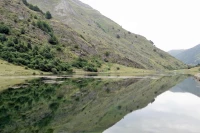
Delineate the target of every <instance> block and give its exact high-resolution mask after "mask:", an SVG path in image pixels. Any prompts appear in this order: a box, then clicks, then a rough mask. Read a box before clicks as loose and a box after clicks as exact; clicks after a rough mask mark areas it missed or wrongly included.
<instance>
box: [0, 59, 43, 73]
mask: <svg viewBox="0 0 200 133" xmlns="http://www.w3.org/2000/svg"><path fill="white" fill-rule="evenodd" d="M34 73H35V74H36V75H38V74H41V73H42V72H41V71H37V70H32V69H28V68H27V67H25V66H16V65H13V64H11V63H8V62H7V61H3V60H0V76H25V75H33V74H34Z"/></svg>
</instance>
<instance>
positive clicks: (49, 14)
mask: <svg viewBox="0 0 200 133" xmlns="http://www.w3.org/2000/svg"><path fill="white" fill-rule="evenodd" d="M45 17H46V19H51V18H52V16H51V13H50V12H49V11H47V12H46V13H45Z"/></svg>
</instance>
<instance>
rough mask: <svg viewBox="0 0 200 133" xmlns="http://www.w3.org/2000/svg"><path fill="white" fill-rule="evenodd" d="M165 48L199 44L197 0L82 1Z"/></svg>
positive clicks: (182, 47) (187, 46) (199, 11)
mask: <svg viewBox="0 0 200 133" xmlns="http://www.w3.org/2000/svg"><path fill="white" fill-rule="evenodd" d="M81 1H83V2H84V3H87V4H89V5H90V6H92V7H93V8H95V9H97V10H98V11H100V12H101V13H102V14H103V15H105V16H107V17H109V18H111V19H112V20H114V21H115V22H117V23H118V24H119V25H121V26H122V27H123V28H125V29H127V30H129V31H131V32H133V33H137V34H141V35H143V36H145V37H147V38H148V39H150V40H152V41H153V42H154V43H155V45H156V46H157V47H159V48H161V49H163V50H165V51H168V50H170V49H186V48H190V47H193V46H195V45H197V44H198V43H200V8H199V4H200V1H199V0H81Z"/></svg>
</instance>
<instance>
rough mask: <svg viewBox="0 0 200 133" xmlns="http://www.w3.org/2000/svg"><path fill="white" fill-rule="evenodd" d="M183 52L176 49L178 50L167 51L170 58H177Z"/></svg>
mask: <svg viewBox="0 0 200 133" xmlns="http://www.w3.org/2000/svg"><path fill="white" fill-rule="evenodd" d="M184 51H185V50H183V49H178V50H170V51H168V53H169V54H170V55H171V56H177V55H178V54H180V53H182V52H184Z"/></svg>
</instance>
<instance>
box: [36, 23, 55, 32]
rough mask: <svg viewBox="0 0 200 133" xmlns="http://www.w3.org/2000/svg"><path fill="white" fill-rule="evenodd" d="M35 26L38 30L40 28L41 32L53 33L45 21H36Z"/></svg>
mask: <svg viewBox="0 0 200 133" xmlns="http://www.w3.org/2000/svg"><path fill="white" fill-rule="evenodd" d="M37 26H38V28H40V29H41V30H43V31H45V32H47V33H51V32H53V30H52V28H51V27H50V26H49V24H48V23H47V22H45V21H40V20H39V21H38V22H37Z"/></svg>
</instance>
